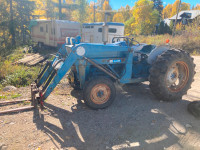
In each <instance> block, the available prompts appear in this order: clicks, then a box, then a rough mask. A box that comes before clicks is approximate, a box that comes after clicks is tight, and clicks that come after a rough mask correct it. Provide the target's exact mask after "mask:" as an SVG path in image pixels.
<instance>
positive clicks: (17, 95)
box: [11, 93, 22, 99]
mask: <svg viewBox="0 0 200 150" xmlns="http://www.w3.org/2000/svg"><path fill="white" fill-rule="evenodd" d="M21 96H22V95H21V94H18V93H17V94H13V95H11V98H12V99H13V98H18V97H21Z"/></svg>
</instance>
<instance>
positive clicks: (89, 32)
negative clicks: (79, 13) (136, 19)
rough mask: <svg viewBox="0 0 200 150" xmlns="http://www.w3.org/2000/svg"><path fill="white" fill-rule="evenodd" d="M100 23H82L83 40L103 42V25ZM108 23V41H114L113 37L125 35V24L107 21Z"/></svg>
mask: <svg viewBox="0 0 200 150" xmlns="http://www.w3.org/2000/svg"><path fill="white" fill-rule="evenodd" d="M103 24H104V23H103V22H100V23H84V24H83V25H82V42H88V43H102V26H103ZM106 24H107V25H108V43H112V39H113V37H119V36H120V37H121V36H124V24H123V23H115V22H107V23H106Z"/></svg>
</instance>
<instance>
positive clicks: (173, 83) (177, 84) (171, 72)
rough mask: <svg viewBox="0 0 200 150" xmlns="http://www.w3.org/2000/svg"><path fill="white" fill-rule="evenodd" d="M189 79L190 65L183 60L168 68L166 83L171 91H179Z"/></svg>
mask: <svg viewBox="0 0 200 150" xmlns="http://www.w3.org/2000/svg"><path fill="white" fill-rule="evenodd" d="M188 79H189V68H188V65H187V64H186V63H185V62H183V61H178V62H176V63H174V64H173V65H172V66H171V67H170V68H169V69H168V71H167V74H166V77H165V83H166V85H167V88H168V89H169V90H170V91H171V92H179V91H181V90H182V89H183V88H184V87H185V85H186V84H187V82H188Z"/></svg>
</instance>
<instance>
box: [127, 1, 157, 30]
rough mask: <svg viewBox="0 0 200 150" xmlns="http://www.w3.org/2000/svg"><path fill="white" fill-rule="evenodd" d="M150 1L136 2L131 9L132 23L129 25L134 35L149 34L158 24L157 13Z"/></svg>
mask: <svg viewBox="0 0 200 150" xmlns="http://www.w3.org/2000/svg"><path fill="white" fill-rule="evenodd" d="M153 7H154V4H153V2H152V1H150V0H138V1H137V2H136V3H135V6H134V8H133V16H134V17H135V20H134V22H133V23H132V24H131V26H132V27H133V31H134V32H135V34H151V33H153V32H154V31H155V25H156V24H157V23H158V22H159V12H158V11H157V10H155V9H153Z"/></svg>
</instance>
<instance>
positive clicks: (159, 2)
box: [152, 0, 163, 17]
mask: <svg viewBox="0 0 200 150" xmlns="http://www.w3.org/2000/svg"><path fill="white" fill-rule="evenodd" d="M152 1H153V2H154V9H157V10H158V12H159V14H160V17H161V16H162V11H163V2H162V0H152Z"/></svg>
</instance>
